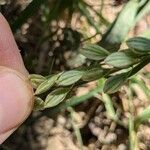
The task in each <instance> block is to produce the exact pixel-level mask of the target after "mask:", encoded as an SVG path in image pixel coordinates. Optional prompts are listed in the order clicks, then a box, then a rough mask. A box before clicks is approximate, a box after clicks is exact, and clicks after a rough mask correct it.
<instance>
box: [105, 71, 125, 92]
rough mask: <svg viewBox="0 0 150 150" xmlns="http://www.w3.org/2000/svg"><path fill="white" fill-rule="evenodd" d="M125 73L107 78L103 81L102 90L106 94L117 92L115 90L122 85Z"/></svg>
mask: <svg viewBox="0 0 150 150" xmlns="http://www.w3.org/2000/svg"><path fill="white" fill-rule="evenodd" d="M126 76H127V75H126V73H122V74H118V75H115V76H112V77H110V78H108V80H107V81H106V82H105V86H104V89H103V90H104V92H105V93H108V94H112V93H115V92H117V90H118V89H119V88H120V87H121V86H122V85H123V83H124V82H125V81H126Z"/></svg>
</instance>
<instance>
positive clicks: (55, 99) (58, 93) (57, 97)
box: [45, 88, 69, 108]
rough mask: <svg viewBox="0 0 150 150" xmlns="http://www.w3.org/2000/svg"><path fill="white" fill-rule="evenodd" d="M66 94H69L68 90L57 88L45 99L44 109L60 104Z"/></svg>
mask: <svg viewBox="0 0 150 150" xmlns="http://www.w3.org/2000/svg"><path fill="white" fill-rule="evenodd" d="M68 92H69V88H58V89H56V90H54V91H52V92H51V93H50V94H48V95H47V97H46V100H45V108H50V107H54V106H56V105H58V104H59V103H61V102H62V101H63V100H64V99H65V97H66V96H67V93H68Z"/></svg>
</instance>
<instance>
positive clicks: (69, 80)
mask: <svg viewBox="0 0 150 150" xmlns="http://www.w3.org/2000/svg"><path fill="white" fill-rule="evenodd" d="M82 75H83V71H80V70H71V71H67V72H64V73H63V74H62V75H61V76H60V77H59V78H58V80H57V84H58V85H61V86H68V85H71V84H74V83H75V82H77V81H78V80H80V79H81V77H82Z"/></svg>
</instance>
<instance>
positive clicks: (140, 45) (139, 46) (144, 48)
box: [127, 37, 150, 54]
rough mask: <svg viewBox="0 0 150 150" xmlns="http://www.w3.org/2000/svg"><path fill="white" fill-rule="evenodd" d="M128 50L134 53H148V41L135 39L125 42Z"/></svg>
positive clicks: (149, 41)
mask: <svg viewBox="0 0 150 150" xmlns="http://www.w3.org/2000/svg"><path fill="white" fill-rule="evenodd" d="M127 45H128V47H129V48H131V49H133V50H134V52H136V53H144V54H147V53H150V39H148V38H144V37H135V38H131V39H129V40H128V41H127Z"/></svg>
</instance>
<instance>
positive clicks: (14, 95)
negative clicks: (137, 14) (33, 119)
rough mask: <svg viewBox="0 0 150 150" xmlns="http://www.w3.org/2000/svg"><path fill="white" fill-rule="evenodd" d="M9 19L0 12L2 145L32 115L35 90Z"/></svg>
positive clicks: (0, 125)
mask: <svg viewBox="0 0 150 150" xmlns="http://www.w3.org/2000/svg"><path fill="white" fill-rule="evenodd" d="M27 76H28V72H27V71H26V69H25V67H24V64H23V61H22V58H21V55H20V52H19V50H18V47H17V45H16V43H15V40H14V38H13V35H12V33H11V30H10V27H9V25H8V23H7V21H6V20H5V19H4V17H3V16H2V14H0V144H1V143H2V142H3V141H4V140H5V139H7V138H8V136H9V135H10V134H12V133H13V132H14V130H15V129H16V128H17V127H18V126H19V125H20V124H21V123H22V122H23V121H24V120H25V119H26V118H27V117H28V115H29V114H30V112H31V110H32V107H33V90H32V87H31V85H30V83H29V81H28V79H27Z"/></svg>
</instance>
